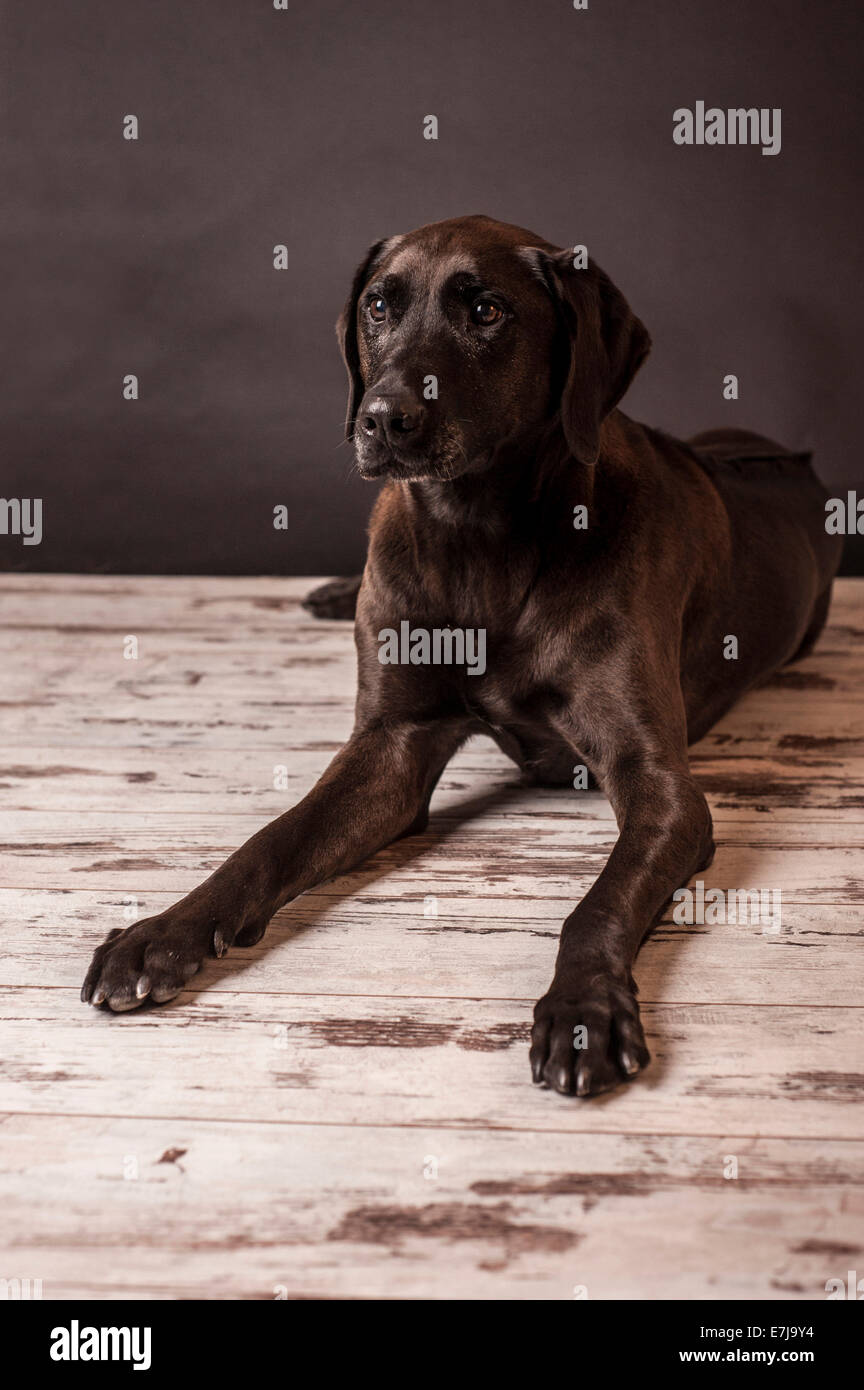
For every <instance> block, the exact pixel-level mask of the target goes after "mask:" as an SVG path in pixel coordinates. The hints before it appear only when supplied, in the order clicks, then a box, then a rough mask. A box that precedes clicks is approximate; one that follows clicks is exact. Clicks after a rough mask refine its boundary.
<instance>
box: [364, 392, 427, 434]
mask: <svg viewBox="0 0 864 1390" xmlns="http://www.w3.org/2000/svg"><path fill="white" fill-rule="evenodd" d="M422 423H423V407H422V405H421V404H420V402H419V401H418V400H417V399H416V397H413V396H409V395H407V394H406V395H377V396H372V397H370V398H369V399H368V400H365V401H364V402H363V407H362V409H361V412H360V426H361V428H362V430H363V432H364V434H366V435H368V436H369V438H370V439H374V438H379V439H384V440H386V441H387V442H388V443H391V442H396V443H398V441H399V440H401V439H403V438H405V437H406V436H408V435H412V434H415V433H416V432H417V431H418V430H419V429H420V426H421V424H422Z"/></svg>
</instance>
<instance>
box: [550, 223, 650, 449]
mask: <svg viewBox="0 0 864 1390" xmlns="http://www.w3.org/2000/svg"><path fill="white" fill-rule="evenodd" d="M529 254H530V256H531V259H532V260H533V262H534V264H535V266H536V267H537V269H538V270H539V271H540V272H541V273H542V275H543V278H544V280H545V282H546V284H547V286H548V288H549V290H550V293H551V294H552V297H553V299H554V300H555V303H556V306H557V309H558V313H559V317H560V320H561V327H562V332H561V340H562V347H561V349H560V350H561V352H562V354H564V355H565V360H563V361H561V362H559V371H560V379H561V381H562V383H563V384H562V387H561V405H560V410H561V424H562V426H563V429H564V436H565V438H566V440H567V443H568V445H569V447H570V451H571V453H572V454H573V456H574V457H575V458H577V459H578V460H579V461H580V463H585V464H595V463H596V462H597V455H598V452H599V449H600V425H601V423H602V421H603V420H604V419H605V418H606V416H607V415H608V414H609V412H610V410H612V409H613V408H614V407H615V406H616V405H617V404H618V402H619V401H620V399H621V397H622V396H623V395H624V392H625V391H626V390H627V387H628V386H629V385H630V382H631V381H632V380H633V377H634V376H635V375H636V373H637V371H638V370H639V368H640V367H641V365H642V363H643V362H644V360H645V358H646V357H647V356H648V353H649V351H650V348H651V339H650V337H649V334H648V330H647V329H646V327H645V325H644V324H643V323H642V322H641V320H639V319H637V317H636V315H635V314H634V313H633V311H632V309H631V308H630V305H629V304H628V303H627V301H626V299H625V298H624V296H623V294H622V293H621V291H620V290H619V289H617V288H616V287H615V285H613V283H612V281H611V280H610V279H609V276H608V275H606V273H605V272H604V271H602V270H601V269H600V267H599V266H598V265H596V264H595V263H594V262H593V261H589V263H588V265H587V266H586V267H585V269H584V270H576V269H575V268H574V266H573V255H572V252H570V251H562V252H560V253H558V252H556V253H554V254H551V255H550V254H547V253H546V252H544V251H538V250H536V249H534V248H531V250H530V253H529Z"/></svg>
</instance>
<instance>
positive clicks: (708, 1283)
mask: <svg viewBox="0 0 864 1390" xmlns="http://www.w3.org/2000/svg"><path fill="white" fill-rule="evenodd" d="M312 583H313V581H311V580H302V579H300V580H298V579H293V580H280V579H204V578H190V579H175V578H172V579H136V578H117V577H91V578H82V577H78V576H51V575H46V576H34V575H7V576H4V577H3V580H2V583H0V716H2V717H0V846H2V856H0V913H2V918H3V923H4V947H5V949H4V952H3V958H2V964H0V1037H2V1048H0V1167H2V1178H0V1184H2V1189H0V1205H2V1211H3V1218H4V1219H3V1232H2V1236H0V1277H2V1278H7V1279H11V1278H31V1279H35V1278H39V1279H41V1280H42V1281H43V1291H44V1294H45V1296H46V1297H48V1296H54V1297H63V1298H65V1297H73V1296H78V1295H84V1296H87V1295H89V1296H93V1297H97V1298H125V1297H133V1296H136V1295H140V1296H144V1297H149V1298H173V1297H204V1298H234V1297H241V1298H250V1299H256V1298H260V1299H265V1298H267V1299H269V1298H281V1297H288V1298H290V1297H297V1296H301V1297H309V1296H317V1297H339V1298H344V1297H347V1298H356V1297H375V1298H381V1297H385V1298H406V1297H431V1298H446V1297H452V1296H458V1297H464V1298H502V1299H518V1298H544V1299H545V1298H553V1299H558V1298H564V1299H569V1298H573V1297H574V1296H576V1294H575V1293H574V1290H580V1289H585V1290H587V1294H588V1296H589V1297H593V1298H597V1297H611V1298H625V1299H627V1298H643V1297H657V1298H673V1297H681V1298H694V1299H696V1298H699V1299H701V1298H715V1297H729V1298H741V1299H745V1298H747V1299H749V1298H756V1299H766V1298H774V1297H782V1298H788V1299H808V1298H821V1297H824V1286H825V1282H826V1280H828V1279H829V1278H834V1277H841V1278H845V1277H846V1272H847V1270H848V1269H849V1268H854V1267H856V1261H857V1266H858V1268H859V1269H860V1267H861V1262H862V1260H864V1196H862V1187H861V1183H862V1177H864V1126H862V1120H861V1114H862V1110H861V1100H862V1093H864V970H862V941H864V913H862V905H864V706H862V702H861V697H860V691H861V680H862V676H864V648H862V644H861V641H860V639H861V637H862V636H864V581H856V580H843V581H840V582H839V583H838V585H837V589H836V596H835V600H834V605H833V608H832V612H831V617H830V620H829V626H828V629H827V631H826V633H825V636H824V638H823V641H822V644H821V645H820V647H819V649H817V651H816V653H814V654H813V655H812V656H811V657H809V658H808V659H807V660H806V661H804V662H803V663H800V664H799V665H798V666H796V667H794V668H791V669H790V670H788V671H787V672H784V673H782V674H781V676H780V677H778V678H777V679H776V680H775V681H773V682H771V683H770V684H769V685H768V686H766V687H764V688H763V689H761V690H759V691H755V692H753V693H751V694H750V695H749V696H748V697H747V698H746V699H745V700H744V701H742V703H741V705H740V706H739V707H738V708H737V709H736V710H735V711H733V712H732V714H731V715H729V716H728V717H727V718H726V719H725V720H724V721H723V722H722V723H721V724H720V725H718V726H717V728H716V729H715V730H713V731H712V732H711V734H710V735H709V736H708V737H707V738H706V739H704V740H703V741H702V743H701V744H699V745H697V746H696V747H695V748H694V749H693V752H692V760H693V766H694V770H695V772H696V775H697V776H698V778H699V779H700V781H701V783H702V785H703V786H704V787H705V790H706V793H707V795H708V798H709V802H710V804H711V807H712V811H713V814H714V819H715V827H716V836H717V840H718V853H717V857H716V860H715V862H714V864H713V865H712V867H711V869H709V870H707V871H706V872H705V874H704V875H703V876H702V878H703V881H704V883H705V885H706V889H710V888H711V887H719V888H723V889H730V888H733V887H734V888H737V889H741V890H753V889H757V890H758V889H768V890H771V891H773V892H775V893H779V894H780V915H779V920H778V921H777V922H776V923H774V924H771V925H769V926H766V925H765V924H756V923H751V922H749V921H747V920H741V921H729V922H720V923H716V924H713V925H708V924H705V925H700V924H695V925H692V926H682V925H679V924H677V923H676V922H674V921H673V920H672V915H671V913H667V914H666V917H665V919H664V921H663V922H662V923H661V925H660V926H659V928H658V929H657V931H656V932H655V933H654V935H653V936H652V937H651V938H650V939H649V941H648V942H647V943H646V945H645V947H644V949H643V951H642V954H641V955H640V958H639V961H638V964H637V971H636V975H637V981H638V983H639V987H640V997H641V999H642V1001H643V1010H644V1016H645V1021H646V1026H647V1032H648V1037H649V1045H650V1046H651V1050H652V1053H653V1054H654V1063H653V1065H652V1068H651V1069H650V1070H649V1072H648V1073H646V1075H645V1077H644V1078H642V1079H641V1080H640V1081H639V1082H638V1083H637V1084H635V1085H633V1086H631V1087H627V1088H622V1090H621V1091H619V1092H616V1093H614V1094H613V1095H611V1096H606V1097H601V1098H598V1099H597V1100H594V1101H591V1102H589V1103H580V1102H577V1101H571V1102H568V1101H565V1100H562V1099H561V1098H560V1097H556V1096H554V1095H552V1094H550V1093H548V1092H545V1091H538V1090H536V1089H534V1088H532V1087H531V1086H530V1084H529V1082H528V1080H527V1057H526V1041H525V1040H526V1037H527V1032H528V1027H529V1024H530V1017H531V1005H532V1003H533V1001H534V999H535V998H536V997H537V995H538V994H539V993H540V992H542V991H543V990H544V989H545V987H546V985H547V983H548V980H549V977H550V974H551V969H552V964H553V960H554V954H555V942H556V938H557V932H558V929H559V927H560V923H561V920H562V918H563V916H564V915H565V913H566V912H567V911H568V910H569V907H570V906H572V903H573V901H575V900H576V899H577V898H578V896H579V895H580V894H581V893H583V892H584V891H585V890H586V888H587V887H588V885H589V884H590V882H591V881H592V880H593V878H594V877H595V876H596V874H597V873H598V872H599V870H600V868H601V867H602V865H603V863H604V861H605V858H606V856H607V855H608V853H609V850H610V848H611V846H612V844H613V843H614V838H615V825H614V820H613V818H612V815H611V811H610V808H609V806H608V803H607V802H606V801H605V799H604V798H603V797H602V795H600V794H599V793H596V792H590V793H575V792H573V791H572V790H569V789H567V788H563V789H552V788H543V789H531V788H525V787H523V786H522V785H521V784H520V781H519V778H518V775H517V773H516V771H515V769H514V768H513V767H512V766H511V765H510V764H508V763H507V762H506V760H505V759H504V758H503V756H502V755H501V754H500V753H499V752H498V751H497V749H495V747H494V745H492V744H491V743H488V742H486V741H484V740H474V741H472V742H471V743H470V744H469V745H468V746H467V747H466V748H465V749H463V750H462V751H461V752H460V754H459V755H458V756H457V758H456V759H454V761H453V763H452V764H451V765H450V767H449V768H448V770H447V772H446V774H445V776H444V778H442V781H441V784H440V786H439V789H438V792H437V793H436V797H435V800H434V802H433V816H432V820H431V823H430V826H429V829H428V831H427V832H426V833H425V834H424V835H422V836H419V837H416V838H415V839H412V840H409V841H402V842H399V843H398V844H396V845H394V846H392V847H390V848H389V849H387V850H385V851H382V853H381V854H379V855H377V856H375V858H374V859H373V860H371V861H369V863H367V864H366V865H363V866H362V867H361V868H360V869H358V870H357V871H356V872H354V873H352V874H350V875H346V876H345V877H343V878H342V879H340V880H338V881H336V882H334V883H330V884H325V885H323V886H322V887H321V888H319V889H317V890H316V891H315V892H313V893H310V894H307V895H306V896H305V897H304V898H302V899H300V900H299V901H298V902H296V903H293V904H291V905H290V906H289V907H288V908H286V909H284V910H283V912H281V913H280V914H279V915H278V917H277V919H276V920H275V922H274V924H273V927H272V928H271V931H270V932H269V933H268V935H267V937H266V938H265V940H264V941H263V942H261V943H259V945H258V946H256V947H254V948H252V949H251V950H248V951H238V952H235V953H234V954H232V955H231V956H229V957H227V958H226V959H225V960H222V961H213V962H211V963H210V964H209V965H208V966H207V967H205V969H204V971H202V973H201V975H199V976H198V977H196V979H195V980H194V981H193V982H192V984H191V987H190V988H189V989H188V990H187V991H185V992H184V994H183V995H182V996H181V997H180V998H179V999H178V1000H177V1001H176V1002H175V1003H174V1004H172V1005H171V1006H169V1007H168V1008H166V1009H164V1010H161V1011H156V1010H152V1011H148V1012H145V1013H142V1014H134V1015H122V1016H116V1017H114V1016H107V1015H103V1014H101V1013H97V1012H95V1011H92V1010H88V1009H86V1008H84V1007H83V1006H82V1005H81V1004H80V1001H79V1000H78V989H79V987H80V982H81V978H82V976H83V971H84V969H85V967H86V964H87V960H88V957H89V954H90V952H91V950H92V948H93V946H94V945H95V944H96V943H98V941H100V940H101V939H102V937H103V936H104V934H105V933H106V932H107V931H108V930H109V929H110V928H111V927H113V926H123V925H124V924H125V923H126V922H127V921H129V920H131V919H132V918H134V916H136V915H137V916H145V915H148V914H149V913H151V912H155V911H159V910H160V909H161V908H162V907H164V906H166V905H167V904H168V903H170V902H171V901H172V900H173V898H175V897H176V896H178V895H180V894H182V893H184V892H186V891H188V890H189V889H190V888H191V887H193V886H194V884H195V883H196V882H198V881H199V880H200V878H201V876H202V875H203V874H205V873H206V872H209V870H210V869H212V868H214V867H215V866H216V865H217V864H218V863H219V862H220V861H221V859H222V858H223V857H224V856H225V854H227V853H228V852H230V851H231V850H232V849H234V848H235V847H236V845H237V844H238V843H239V842H240V841H241V840H242V839H244V838H246V837H247V836H248V835H249V834H250V833H251V832H252V831H253V830H254V829H256V828H257V827H258V826H259V825H261V824H263V823H264V822H265V821H266V820H267V819H269V818H271V817H272V816H274V815H277V814H279V813H280V812H281V811H282V810H284V809H285V807H286V806H288V805H290V804H291V803H292V802H293V801H294V800H296V799H297V798H298V797H300V796H302V795H303V794H304V793H305V792H306V791H307V790H308V789H309V787H310V786H311V785H312V784H313V783H314V781H315V780H316V778H317V776H318V775H320V773H321V771H322V770H323V768H324V767H325V766H326V764H327V762H328V761H329V758H330V757H331V756H332V753H333V752H334V751H335V749H336V748H337V747H338V746H339V743H340V742H341V740H342V739H344V737H345V736H346V735H347V733H348V731H349V730H350V726H351V711H352V704H353V681H354V652H353V642H352V636H351V628H350V626H349V625H348V624H344V623H339V624H332V623H331V624H326V623H319V622H316V621H315V620H314V619H312V618H310V617H309V615H307V614H305V613H304V612H303V610H302V609H301V607H300V604H299V600H300V598H301V597H302V595H303V594H304V593H305V592H306V591H307V589H308V588H309V587H310V586H311V584H312ZM129 637H136V638H137V643H138V656H137V658H136V659H133V660H128V659H126V658H125V657H124V655H123V650H124V639H127V638H129ZM127 645H128V644H127Z"/></svg>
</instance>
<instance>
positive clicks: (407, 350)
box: [337, 216, 650, 479]
mask: <svg viewBox="0 0 864 1390" xmlns="http://www.w3.org/2000/svg"><path fill="white" fill-rule="evenodd" d="M574 260H575V258H574V255H573V252H572V251H561V250H559V249H558V248H556V247H554V246H551V245H550V244H549V243H548V242H545V241H543V240H542V238H540V237H537V236H535V235H534V234H533V233H532V232H526V231H525V230H524V229H523V228H521V227H511V226H509V225H508V224H506V223H503V222H495V221H493V220H492V218H489V217H479V216H478V217H460V218H455V219H453V220H452V221H448V222H436V223H432V224H430V225H429V226H426V227H420V228H419V229H418V230H417V231H414V232H409V233H408V234H407V235H405V236H398V237H392V238H390V239H389V240H386V241H379V242H377V243H376V244H375V245H374V246H372V247H371V248H370V250H369V252H368V254H367V256H366V257H365V259H364V260H363V262H362V264H361V265H360V266H359V267H358V269H357V272H356V274H355V276H354V283H353V285H352V288H351V294H350V295H349V298H348V302H347V303H346V305H345V308H344V309H343V311H342V314H341V316H340V318H339V322H338V324H337V333H338V336H339V341H340V344H341V347H342V352H343V356H344V358H345V364H346V366H347V368H348V376H349V381H350V392H349V399H348V419H347V424H346V430H347V434H348V437H349V438H353V439H354V442H355V445H356V451H357V462H358V467H359V470H360V472H361V474H362V475H363V477H365V478H380V477H390V478H398V479H417V478H440V479H449V478H455V477H458V476H459V475H460V474H463V473H474V472H479V471H481V470H483V469H484V468H486V467H488V466H489V465H490V464H491V463H492V462H493V460H494V458H495V456H496V454H497V453H498V451H499V450H500V449H502V448H506V447H508V446H509V445H511V444H514V443H518V442H519V440H520V438H522V437H525V438H527V437H530V435H531V434H532V433H537V432H538V431H539V430H541V429H542V428H543V427H544V426H545V425H547V424H548V423H549V422H551V421H553V420H554V419H555V418H558V419H560V424H561V427H562V429H563V433H564V437H565V439H566V441H567V445H568V447H569V449H570V452H571V453H572V454H573V456H574V457H575V458H577V459H579V460H580V462H582V463H587V464H593V463H595V462H596V459H597V452H598V448H599V432H600V425H601V422H602V420H603V419H604V417H605V416H606V415H607V414H608V413H609V411H610V410H612V408H613V407H614V406H615V405H616V403H617V402H618V401H619V400H620V399H621V397H622V396H623V394H624V392H625V391H626V389H627V387H628V386H629V384H630V381H631V380H632V378H633V375H634V373H635V372H636V371H637V369H638V367H639V366H640V364H641V362H642V361H643V359H644V358H645V356H646V354H647V352H648V349H649V347H650V340H649V337H648V333H647V331H646V329H645V328H644V326H643V324H642V323H640V321H639V319H637V318H636V316H635V315H634V314H633V313H632V312H631V310H630V307H629V305H628V304H627V302H626V300H625V299H624V297H623V295H622V294H621V293H620V292H619V291H618V290H617V289H616V288H615V286H614V285H613V284H612V281H611V280H610V279H609V278H608V276H607V275H605V274H604V273H603V271H602V270H600V268H599V267H598V266H596V265H595V264H594V263H593V262H589V264H588V265H587V266H586V267H585V268H584V269H576V268H575V266H574Z"/></svg>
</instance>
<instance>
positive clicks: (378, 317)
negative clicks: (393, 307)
mask: <svg viewBox="0 0 864 1390" xmlns="http://www.w3.org/2000/svg"><path fill="white" fill-rule="evenodd" d="M368 307H369V317H370V319H371V320H372V322H373V323H383V322H384V320H385V319H386V317H387V300H386V299H382V298H381V296H380V294H376V296H375V298H374V299H370V300H369V306H368Z"/></svg>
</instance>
